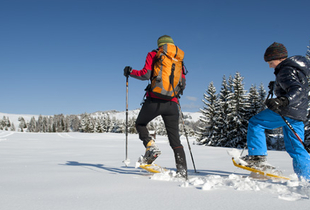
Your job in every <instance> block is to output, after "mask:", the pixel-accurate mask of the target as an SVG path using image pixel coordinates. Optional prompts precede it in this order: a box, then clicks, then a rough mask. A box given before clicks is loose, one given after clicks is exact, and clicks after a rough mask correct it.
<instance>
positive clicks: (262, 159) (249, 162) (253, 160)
mask: <svg viewBox="0 0 310 210" xmlns="http://www.w3.org/2000/svg"><path fill="white" fill-rule="evenodd" d="M240 159H241V160H243V161H244V162H246V165H245V166H247V167H251V168H252V167H262V166H266V165H269V164H267V157H266V156H265V155H246V156H243V157H240Z"/></svg>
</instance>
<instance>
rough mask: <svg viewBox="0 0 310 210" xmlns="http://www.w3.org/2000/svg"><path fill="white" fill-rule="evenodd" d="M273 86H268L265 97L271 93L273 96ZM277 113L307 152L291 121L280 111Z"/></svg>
mask: <svg viewBox="0 0 310 210" xmlns="http://www.w3.org/2000/svg"><path fill="white" fill-rule="evenodd" d="M273 87H274V86H273V85H272V86H269V93H268V96H267V99H269V97H270V95H271V98H272V96H273ZM267 99H266V100H267ZM278 114H279V115H280V117H281V118H282V119H283V120H284V122H285V123H286V125H287V126H288V127H289V128H290V130H291V131H292V132H293V134H294V135H295V136H296V138H297V139H298V141H299V142H300V143H301V144H302V146H303V147H304V148H305V150H306V151H307V152H309V151H308V149H307V148H306V146H305V144H304V143H303V141H302V139H301V138H300V137H299V135H298V134H297V132H296V131H295V129H294V128H293V126H292V125H291V123H289V121H287V119H285V117H284V116H283V115H282V114H280V112H278Z"/></svg>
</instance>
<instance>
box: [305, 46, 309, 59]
mask: <svg viewBox="0 0 310 210" xmlns="http://www.w3.org/2000/svg"><path fill="white" fill-rule="evenodd" d="M306 58H308V59H309V60H310V44H309V45H308V46H307V53H306Z"/></svg>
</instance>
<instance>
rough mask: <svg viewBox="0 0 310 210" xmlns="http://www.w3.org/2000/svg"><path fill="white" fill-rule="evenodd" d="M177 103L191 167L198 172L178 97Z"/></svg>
mask: <svg viewBox="0 0 310 210" xmlns="http://www.w3.org/2000/svg"><path fill="white" fill-rule="evenodd" d="M178 105H179V109H180V114H181V120H182V124H183V130H184V133H185V137H186V140H187V145H188V149H189V153H190V155H191V159H192V163H193V167H194V170H195V173H198V172H197V170H196V166H195V162H194V157H193V153H192V149H191V146H190V143H189V140H188V136H187V131H186V128H185V122H184V116H183V112H182V109H181V105H180V101H179V99H178Z"/></svg>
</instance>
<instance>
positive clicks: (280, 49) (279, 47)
mask: <svg viewBox="0 0 310 210" xmlns="http://www.w3.org/2000/svg"><path fill="white" fill-rule="evenodd" d="M282 58H287V50H286V48H285V46H284V45H283V44H281V43H277V42H274V43H273V44H272V45H270V46H269V47H268V48H267V50H266V52H265V55H264V59H265V61H266V62H268V61H272V60H279V59H282Z"/></svg>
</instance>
